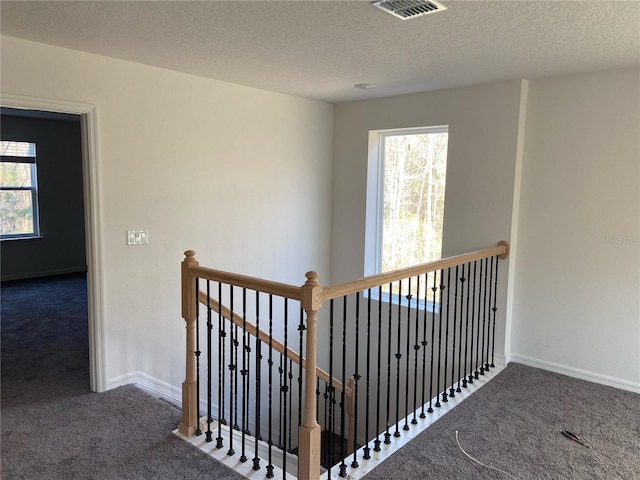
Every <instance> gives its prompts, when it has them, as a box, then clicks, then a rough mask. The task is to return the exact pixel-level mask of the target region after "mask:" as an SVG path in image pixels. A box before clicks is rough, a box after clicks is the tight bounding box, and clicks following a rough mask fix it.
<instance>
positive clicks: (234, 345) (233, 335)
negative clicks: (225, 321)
mask: <svg viewBox="0 0 640 480" xmlns="http://www.w3.org/2000/svg"><path fill="white" fill-rule="evenodd" d="M229 308H230V310H231V316H233V285H229ZM229 320H230V321H231V323H230V325H229V333H230V334H231V337H230V348H231V351H230V352H229V362H231V363H229V450H227V455H234V454H235V453H236V451H235V450H234V449H233V430H234V428H236V427H235V425H234V409H235V403H234V401H233V398H232V397H233V394H234V393H233V392H234V380H235V378H234V372H235V371H236V364H237V355H238V343H237V333H238V332H237V330H235V328H234V327H235V325H234V323H233V318H230V319H229ZM234 352H235V355H236V362H235V363H234V359H233V356H232V355H234ZM235 386H236V387H237V382H236V383H235Z"/></svg>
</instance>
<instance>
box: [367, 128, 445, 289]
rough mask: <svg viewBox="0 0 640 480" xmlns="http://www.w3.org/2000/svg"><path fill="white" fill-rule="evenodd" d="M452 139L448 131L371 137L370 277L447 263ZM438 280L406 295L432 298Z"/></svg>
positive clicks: (389, 132) (379, 133)
mask: <svg viewBox="0 0 640 480" xmlns="http://www.w3.org/2000/svg"><path fill="white" fill-rule="evenodd" d="M448 136H449V135H448V127H446V126H440V127H424V128H417V129H403V130H376V131H372V132H370V137H369V174H368V183H367V185H368V189H367V190H368V191H367V219H366V221H367V225H366V246H365V272H364V273H365V275H371V274H375V273H380V272H387V271H391V270H395V269H398V268H402V267H407V266H411V265H417V264H420V263H425V262H429V261H433V260H438V259H440V258H441V256H442V225H443V220H444V198H445V185H446V170H447V147H448ZM433 279H434V278H433V276H430V278H429V279H428V282H427V283H429V285H428V286H427V285H421V286H420V291H417V286H416V285H412V287H411V290H412V292H409V291H408V285H403V288H402V290H403V291H402V292H400V293H402V295H403V296H405V295H407V294H409V293H412V298H420V299H423V298H426V297H425V295H424V293H425V287H427V288H428V289H429V291H431V290H430V287H431V286H432V284H433ZM436 281H438V280H437V279H436ZM416 283H417V282H416ZM422 283H425V282H424V279H423V280H422ZM388 290H389V287H388V286H387V292H386V293H387V294H388ZM393 290H394V292H396V293H397V292H398V290H397V287H394V288H393ZM405 290H406V292H405Z"/></svg>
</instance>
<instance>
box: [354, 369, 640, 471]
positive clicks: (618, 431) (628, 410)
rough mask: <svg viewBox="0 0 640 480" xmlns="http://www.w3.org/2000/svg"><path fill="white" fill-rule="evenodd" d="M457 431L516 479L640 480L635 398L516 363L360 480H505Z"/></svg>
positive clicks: (639, 410) (639, 408)
mask: <svg viewBox="0 0 640 480" xmlns="http://www.w3.org/2000/svg"><path fill="white" fill-rule="evenodd" d="M456 430H458V432H459V438H460V444H461V446H462V448H464V449H465V450H466V451H467V452H468V453H469V454H470V455H472V456H473V457H475V458H477V459H478V460H480V461H481V462H483V463H485V464H487V465H490V466H492V467H495V468H499V469H501V470H504V471H506V472H508V473H509V474H511V475H513V476H514V477H515V478H518V479H522V480H525V479H536V480H537V479H580V480H582V479H598V480H602V479H626V480H637V479H640V395H638V394H635V393H632V392H627V391H623V390H618V389H614V388H610V387H605V386H602V385H596V384H593V383H589V382H585V381H581V380H577V379H574V378H569V377H565V376H563V375H557V374H554V373H551V372H547V371H543V370H538V369H535V368H530V367H526V366H523V365H518V364H514V363H512V364H510V365H509V366H507V368H506V369H505V370H503V371H502V372H500V373H499V374H498V375H497V376H496V377H495V378H494V379H493V380H492V381H491V382H489V383H488V384H487V385H485V386H484V387H482V388H481V389H480V390H478V391H477V392H476V393H474V394H473V395H472V396H471V397H470V398H469V399H467V400H465V401H464V402H462V403H461V404H460V405H459V406H458V407H456V408H455V409H454V410H453V411H451V412H450V413H448V414H446V415H444V416H443V417H442V418H441V419H440V420H438V421H436V422H435V424H433V425H432V426H431V427H430V428H428V429H427V430H426V431H425V432H423V433H422V434H420V435H419V436H418V437H417V438H416V439H415V440H414V441H413V442H410V443H409V444H407V445H406V446H404V447H402V448H401V449H400V450H398V451H397V452H396V453H395V454H394V455H392V456H391V458H389V459H388V460H387V461H385V462H384V463H382V464H380V465H379V466H378V467H376V468H375V469H374V470H373V471H372V472H371V473H370V474H368V475H367V476H366V477H364V478H365V479H366V480H378V479H385V480H387V479H390V478H393V479H407V480H409V479H508V478H509V477H508V476H507V475H505V474H502V473H499V472H496V471H494V470H490V469H488V468H484V467H481V466H479V465H477V464H476V463H474V462H473V461H471V460H469V459H468V458H467V457H465V455H464V454H463V453H462V452H461V451H460V450H459V448H458V445H457V444H456V439H455V432H456ZM562 430H569V431H571V432H572V433H575V434H576V435H579V436H580V437H581V438H582V439H583V440H584V441H585V442H587V443H589V444H590V445H591V447H592V448H590V449H588V448H585V447H583V446H582V445H579V444H577V443H575V442H572V441H570V440H568V439H567V438H565V437H564V436H562V434H561V431H562Z"/></svg>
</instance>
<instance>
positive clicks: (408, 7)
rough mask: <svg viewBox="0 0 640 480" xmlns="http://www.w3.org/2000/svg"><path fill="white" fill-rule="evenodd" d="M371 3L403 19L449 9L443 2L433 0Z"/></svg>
mask: <svg viewBox="0 0 640 480" xmlns="http://www.w3.org/2000/svg"><path fill="white" fill-rule="evenodd" d="M371 5H373V6H374V7H378V8H379V9H381V10H384V11H385V12H387V13H390V14H391V15H393V16H394V17H398V18H400V19H402V20H409V19H410V18H415V17H419V16H421V15H427V14H428V13H435V12H441V11H442V10H446V9H447V7H445V6H444V5H442V4H441V3H438V2H435V1H433V0H380V1H377V2H372V3H371Z"/></svg>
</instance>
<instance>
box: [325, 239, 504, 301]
mask: <svg viewBox="0 0 640 480" xmlns="http://www.w3.org/2000/svg"><path fill="white" fill-rule="evenodd" d="M494 255H499V256H500V258H502V259H504V258H507V256H508V255H509V243H508V242H506V241H504V240H503V241H501V242H500V243H498V245H497V246H495V247H491V248H485V249H483V250H478V251H475V252H470V253H465V254H462V255H456V256H453V257H448V258H443V259H442V260H436V261H433V262H428V263H423V264H420V265H414V266H411V267H406V268H402V269H399V270H393V271H392V272H384V273H378V274H376V275H370V276H368V277H364V278H360V279H358V280H352V281H350V282H344V283H339V284H336V285H332V286H330V287H324V288H323V289H322V301H327V300H331V299H333V298H339V297H343V296H345V295H351V294H352V293H356V292H361V291H363V290H367V289H369V288H373V287H377V286H379V285H386V284H389V283H392V282H396V281H398V280H403V279H405V278H408V277H415V276H417V275H424V274H425V273H429V272H435V271H437V270H443V269H445V268H449V267H454V266H456V265H462V264H464V263H468V262H473V261H475V260H481V259H484V258H488V257H492V256H494Z"/></svg>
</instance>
